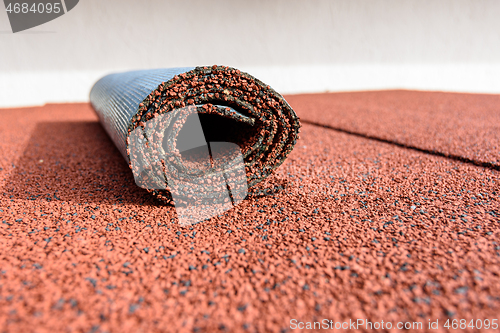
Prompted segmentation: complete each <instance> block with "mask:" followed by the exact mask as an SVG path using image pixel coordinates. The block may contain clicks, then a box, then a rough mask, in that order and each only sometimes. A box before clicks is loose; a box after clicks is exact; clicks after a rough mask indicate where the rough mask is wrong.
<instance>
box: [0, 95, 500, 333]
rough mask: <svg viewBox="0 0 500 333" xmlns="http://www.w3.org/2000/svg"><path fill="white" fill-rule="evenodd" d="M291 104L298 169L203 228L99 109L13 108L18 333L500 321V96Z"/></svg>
mask: <svg viewBox="0 0 500 333" xmlns="http://www.w3.org/2000/svg"><path fill="white" fill-rule="evenodd" d="M285 98H286V99H287V100H288V101H289V102H290V104H291V106H292V107H293V108H294V110H295V111H296V112H297V114H298V115H299V117H301V121H302V124H303V127H302V129H301V134H300V136H301V138H300V140H299V141H298V142H297V145H296V147H295V149H294V151H293V152H292V153H291V154H290V156H289V158H288V159H287V160H286V161H285V163H284V164H283V165H282V166H281V167H280V168H279V169H278V170H277V172H276V174H275V176H273V177H272V178H271V179H269V180H267V181H266V182H265V183H263V184H261V185H259V186H260V189H262V191H260V192H259V193H261V194H254V195H252V196H251V197H250V198H248V199H246V200H245V201H244V202H243V203H242V204H240V205H239V206H237V207H236V208H234V209H232V210H230V211H228V212H226V213H224V214H223V215H222V216H220V217H214V218H212V219H211V220H210V221H207V222H204V223H200V224H197V225H193V226H189V227H181V226H179V225H178V224H177V223H176V219H175V216H176V215H175V212H174V208H173V207H170V206H165V205H162V204H160V203H158V202H157V201H156V200H155V199H154V198H152V197H151V196H150V195H149V194H148V193H147V192H146V191H145V190H143V189H140V188H138V187H137V186H136V185H135V183H134V179H133V175H132V172H131V171H130V169H129V168H128V166H127V163H126V162H125V161H124V159H123V157H122V156H121V155H120V153H119V152H118V150H117V149H116V148H115V147H114V145H113V143H112V142H111V140H110V139H109V138H108V136H107V135H106V133H105V131H104V130H103V128H102V127H101V125H100V124H99V122H98V120H97V117H96V115H95V113H94V112H93V110H92V109H91V107H90V106H89V105H88V104H58V105H55V104H50V105H46V106H43V107H33V108H23V109H1V110H0V117H1V119H2V122H1V125H0V151H1V154H0V189H1V190H0V207H1V208H0V221H1V223H0V327H1V331H2V332H3V331H6V332H30V331H33V332H60V331H64V332H66V331H75V332H174V331H180V332H196V331H201V332H203V331H207V332H213V331H221V332H280V331H284V332H287V331H294V330H293V328H294V326H293V323H295V322H294V321H293V319H296V320H297V323H298V322H302V323H304V324H307V322H314V321H321V320H323V319H327V320H332V323H333V325H335V323H343V322H349V320H351V321H355V320H357V319H363V320H369V321H371V322H372V323H380V322H381V321H382V320H383V321H384V323H387V322H391V324H392V325H394V326H396V325H397V323H398V322H411V323H413V322H421V323H423V329H421V330H413V331H426V329H425V328H427V327H428V322H429V320H431V321H436V320H439V329H438V330H435V332H439V331H442V332H444V331H446V330H447V329H446V328H445V327H444V324H445V323H446V320H447V319H448V318H451V319H458V320H460V319H466V320H467V324H468V325H469V323H470V320H471V319H474V320H477V319H480V320H484V319H489V320H490V321H491V320H492V319H498V320H497V322H498V321H499V320H500V315H499V313H500V266H499V262H500V260H499V259H500V244H499V242H500V239H499V230H500V228H499V227H500V204H499V202H500V177H499V172H500V171H499V166H500V162H499V161H500V140H499V139H500V134H499V133H500V131H499V124H500V97H499V96H495V95H473V94H454V93H430V92H415V91H380V92H357V93H332V94H311V95H295V96H286V97H285ZM291 320H292V324H291ZM474 323H477V322H476V321H475V322H474ZM483 325H484V324H483ZM344 327H345V326H344ZM358 330H359V331H363V330H367V329H366V327H365V326H360V327H359V329H358ZM465 330H469V331H474V330H476V329H475V328H474V329H473V328H471V327H469V328H467V329H465ZM337 331H341V330H337ZM381 331H382V330H381ZM393 331H398V330H397V329H396V328H395V327H394V328H393ZM410 331H411V330H410Z"/></svg>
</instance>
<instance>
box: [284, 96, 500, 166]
mask: <svg viewBox="0 0 500 333" xmlns="http://www.w3.org/2000/svg"><path fill="white" fill-rule="evenodd" d="M287 100H288V102H290V104H291V105H292V107H293V108H294V109H296V111H297V114H298V115H299V117H300V118H301V120H302V121H306V122H312V123H316V124H322V125H327V126H329V127H333V128H337V129H342V130H344V131H348V132H353V133H357V134H361V135H364V136H369V137H372V138H380V139H383V140H389V141H391V142H394V143H399V144H402V145H407V146H411V147H415V148H419V149H424V150H429V151H432V152H439V153H442V154H444V155H449V156H453V157H461V158H464V159H470V160H473V161H476V162H479V163H486V164H493V165H496V166H497V170H498V169H500V95H482V94H456V93H445V92H422V91H405V90H395V91H372V92H350V93H335V94H308V95H295V96H288V98H287Z"/></svg>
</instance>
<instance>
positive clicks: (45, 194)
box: [2, 121, 163, 206]
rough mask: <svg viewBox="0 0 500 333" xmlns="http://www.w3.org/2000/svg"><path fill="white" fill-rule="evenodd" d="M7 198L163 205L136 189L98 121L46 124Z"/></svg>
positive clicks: (39, 129)
mask: <svg viewBox="0 0 500 333" xmlns="http://www.w3.org/2000/svg"><path fill="white" fill-rule="evenodd" d="M2 192H3V193H4V195H5V196H7V198H10V199H22V200H33V201H47V202H48V201H54V200H56V201H66V202H69V203H73V204H81V205H84V204H89V205H90V204H92V205H95V204H99V203H106V204H114V203H133V204H138V205H151V206H159V205H163V204H161V203H159V202H158V201H157V200H155V199H154V198H152V197H151V196H150V195H149V194H148V193H147V191H145V190H143V189H141V188H139V187H137V186H136V185H135V183H134V177H133V174H132V172H131V170H130V169H129V167H128V165H127V163H126V162H125V160H124V159H123V157H122V156H121V154H120V152H119V151H118V150H117V149H116V147H115V145H114V144H113V142H112V141H111V140H110V138H109V137H108V135H107V134H106V132H105V131H104V129H103V128H102V126H101V125H100V124H99V122H89V121H82V122H77V121H76V122H41V123H39V124H37V125H36V127H35V129H34V131H33V133H32V135H31V137H30V139H29V141H28V143H27V145H26V148H25V150H24V152H23V154H22V156H21V158H20V159H19V160H18V161H17V162H16V164H15V168H14V169H13V172H12V173H11V176H10V177H9V179H7V180H6V183H5V186H4V187H3V189H2Z"/></svg>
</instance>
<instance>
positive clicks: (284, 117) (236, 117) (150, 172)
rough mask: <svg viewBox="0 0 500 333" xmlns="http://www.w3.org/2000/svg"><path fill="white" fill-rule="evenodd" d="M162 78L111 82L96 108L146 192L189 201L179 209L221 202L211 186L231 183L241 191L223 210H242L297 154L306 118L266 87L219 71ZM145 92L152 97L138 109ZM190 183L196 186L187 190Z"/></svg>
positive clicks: (137, 76)
mask: <svg viewBox="0 0 500 333" xmlns="http://www.w3.org/2000/svg"><path fill="white" fill-rule="evenodd" d="M155 73H156V74H155ZM157 73H158V72H157V71H156V72H155V71H143V72H140V71H139V72H131V73H123V74H113V75H114V76H113V77H110V78H108V77H105V78H103V79H101V80H100V81H99V82H97V83H96V85H95V86H94V88H93V89H92V92H91V102H92V104H93V105H94V108H95V109H96V111H97V113H98V115H99V117H100V119H101V121H102V122H103V125H104V127H105V128H106V130H107V131H108V133H109V134H110V136H111V138H112V139H113V141H115V144H116V145H117V147H118V148H119V149H120V150H121V151H122V154H123V155H124V156H126V157H127V160H128V162H129V165H130V168H131V169H132V171H133V172H134V176H135V178H136V182H137V181H138V180H139V181H138V185H139V186H141V187H144V188H146V189H147V190H148V191H150V192H151V193H153V194H154V195H155V196H156V197H157V198H159V199H160V200H162V201H165V202H171V201H172V193H173V192H176V193H178V194H179V193H180V194H181V195H180V197H178V198H176V199H177V200H176V201H178V202H180V201H182V200H181V198H184V199H186V198H191V199H192V198H196V199H197V200H198V199H200V200H201V199H204V200H206V199H210V200H211V199H214V200H216V198H219V199H220V198H221V196H220V195H218V194H220V193H222V192H224V191H222V190H221V189H214V186H212V187H211V186H210V184H214V182H215V183H217V179H219V180H220V179H222V178H224V179H225V180H226V182H225V184H226V186H227V188H228V189H229V188H232V189H233V190H232V191H231V190H230V191H229V193H230V195H229V197H227V196H226V197H224V196H223V197H224V199H223V201H222V202H224V200H226V201H227V200H230V201H232V202H233V203H234V201H235V200H240V199H241V200H242V198H244V196H245V195H246V193H247V192H246V189H247V188H248V187H251V186H253V185H255V184H257V183H259V182H260V181H262V180H264V179H265V178H266V177H268V176H269V175H270V174H271V173H272V172H273V171H274V170H275V169H276V168H277V167H279V166H280V165H281V164H282V163H283V162H284V160H285V159H286V157H287V156H288V154H289V153H290V152H291V151H292V149H293V147H294V145H295V143H296V141H297V139H298V133H299V129H300V123H299V118H298V117H297V115H296V114H295V112H294V111H293V110H292V108H291V107H290V105H289V104H288V103H287V102H286V101H285V99H284V98H283V97H282V96H281V95H280V94H278V93H277V92H276V91H274V90H273V89H272V88H271V87H269V86H268V85H266V84H264V83H262V82H261V81H260V80H258V79H256V78H254V77H252V76H251V75H249V74H247V73H243V72H241V71H239V70H237V69H234V68H230V67H225V66H215V65H214V66H211V67H196V68H191V69H188V70H186V69H171V70H170V71H169V72H168V75H158V74H157ZM127 74H128V75H127ZM120 75H123V76H122V77H121V78H120ZM155 75H156V76H155ZM147 77H149V78H151V77H154V79H148V78H147ZM159 79H162V81H160V82H155V80H156V81H158V80H159ZM101 81H102V82H101ZM152 87H154V88H152ZM141 91H142V92H144V91H147V96H146V97H145V98H142V99H140V103H138V105H137V104H136V105H137V106H136V107H134V106H133V105H134V101H137V100H138V99H137V98H138V96H140V92H141ZM110 100H111V101H112V102H110ZM124 119H127V120H126V121H124ZM200 134H201V136H200ZM200 161H201V162H200ZM203 161H204V162H203ZM200 177H201V178H200ZM173 179H177V180H182V181H181V182H177V183H176V182H175V181H173ZM231 182H232V183H231ZM188 183H190V184H193V183H196V186H194V187H193V186H187V187H186V186H183V184H184V185H185V184H188ZM141 184H142V185H141ZM173 186H175V187H176V190H175V191H172V187H173ZM238 188H240V189H242V190H241V191H239V192H238V191H237V190H235V189H238ZM243 188H244V189H243ZM204 191H205V192H206V193H205V194H201V195H200V193H203V192H204ZM207 193H209V194H207ZM219 202H221V201H220V200H219Z"/></svg>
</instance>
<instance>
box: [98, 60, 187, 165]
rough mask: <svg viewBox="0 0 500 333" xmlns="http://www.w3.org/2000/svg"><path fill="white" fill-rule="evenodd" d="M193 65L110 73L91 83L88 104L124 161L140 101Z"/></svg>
mask: <svg viewBox="0 0 500 333" xmlns="http://www.w3.org/2000/svg"><path fill="white" fill-rule="evenodd" d="M194 68H195V67H179V68H164V69H149V70H139V71H132V72H125V73H117V74H109V75H107V76H105V77H103V78H102V79H100V80H99V81H97V82H96V83H95V84H94V86H93V87H92V90H91V91H90V103H91V104H92V106H93V107H94V109H95V111H96V113H97V115H98V116H99V118H100V121H101V123H102V125H103V127H104V129H105V130H106V131H107V132H108V135H109V136H110V137H111V139H112V140H113V142H114V143H115V145H116V147H117V148H118V150H119V151H120V153H121V154H122V155H123V157H124V158H125V160H126V161H127V163H128V162H129V159H128V156H127V144H126V140H127V134H128V132H127V129H128V126H129V124H130V120H131V119H132V117H133V116H135V114H136V113H137V111H138V109H139V104H140V103H141V102H142V101H143V100H144V99H145V98H146V97H147V96H148V95H149V94H150V93H151V92H152V91H153V90H155V89H156V88H158V86H159V85H160V84H161V83H162V82H166V81H169V80H171V79H172V78H174V76H176V75H179V74H182V73H186V72H189V71H191V70H193V69H194Z"/></svg>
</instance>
